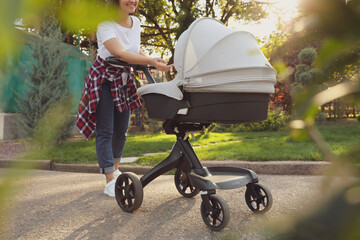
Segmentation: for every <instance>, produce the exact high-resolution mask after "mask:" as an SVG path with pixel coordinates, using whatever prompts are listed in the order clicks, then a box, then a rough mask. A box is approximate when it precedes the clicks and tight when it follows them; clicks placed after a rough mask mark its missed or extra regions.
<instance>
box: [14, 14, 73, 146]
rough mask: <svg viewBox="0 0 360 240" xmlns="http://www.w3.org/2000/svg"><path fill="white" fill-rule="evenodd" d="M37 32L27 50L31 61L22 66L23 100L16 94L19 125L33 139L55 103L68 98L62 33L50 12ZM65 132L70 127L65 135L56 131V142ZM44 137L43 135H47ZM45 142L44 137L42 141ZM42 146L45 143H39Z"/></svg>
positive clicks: (65, 56)
mask: <svg viewBox="0 0 360 240" xmlns="http://www.w3.org/2000/svg"><path fill="white" fill-rule="evenodd" d="M36 33H37V35H38V37H39V38H38V41H34V42H33V43H32V46H33V48H32V49H29V50H28V54H29V55H30V56H31V58H32V59H30V60H29V61H28V62H26V63H25V64H23V65H22V69H23V70H24V72H25V73H26V75H27V76H28V81H25V82H24V92H25V93H26V97H24V98H23V97H21V95H20V94H17V98H18V108H19V112H21V113H22V114H23V118H22V120H20V122H21V123H22V125H23V126H24V128H25V130H26V131H27V132H28V133H29V135H30V136H32V137H34V134H35V132H36V131H37V130H38V129H39V128H41V127H42V126H40V125H39V123H40V122H46V121H45V120H44V119H43V118H44V117H45V115H46V114H47V113H49V111H50V110H51V109H52V108H53V107H55V105H56V104H58V103H59V102H61V101H62V100H64V99H71V96H70V94H69V92H68V86H67V74H66V69H67V66H68V63H67V62H66V59H67V53H66V51H64V48H63V46H62V44H61V41H62V40H63V34H62V33H61V30H60V27H59V23H58V21H57V20H56V18H55V17H54V15H53V14H52V13H51V12H50V13H46V14H44V15H43V16H42V18H41V21H40V22H39V24H38V25H37V26H36ZM31 60H32V61H31ZM63 104H64V102H63ZM64 110H65V109H63V111H64ZM58 114H59V116H58V118H61V117H64V116H67V114H66V112H59V113H58ZM63 122H64V126H67V125H69V122H70V120H69V119H68V118H66V119H64V121H63ZM48 125H49V129H50V128H51V127H54V126H52V125H51V123H50V124H48ZM64 126H63V127H64ZM43 132H44V130H43ZM68 132H69V127H67V128H66V127H65V132H64V131H59V132H58V133H57V135H58V136H57V137H56V138H55V140H58V139H59V138H61V136H62V135H64V134H65V135H66V133H68ZM44 134H45V135H46V132H44ZM46 139H47V138H46V137H45V136H43V140H45V141H46ZM43 144H46V142H43V143H41V145H43Z"/></svg>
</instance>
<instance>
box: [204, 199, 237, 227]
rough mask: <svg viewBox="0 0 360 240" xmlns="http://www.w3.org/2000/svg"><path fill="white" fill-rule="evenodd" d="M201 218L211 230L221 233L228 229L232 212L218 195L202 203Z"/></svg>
mask: <svg viewBox="0 0 360 240" xmlns="http://www.w3.org/2000/svg"><path fill="white" fill-rule="evenodd" d="M201 217H202V219H203V221H204V223H205V224H206V226H208V227H209V228H210V229H211V230H213V231H219V230H221V229H223V228H224V227H226V226H227V225H228V223H229V220H230V211H229V207H228V205H227V203H226V201H225V200H224V199H223V198H222V197H220V196H218V195H216V194H213V195H209V197H208V199H203V201H202V202H201Z"/></svg>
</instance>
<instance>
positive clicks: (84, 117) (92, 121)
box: [76, 57, 141, 139]
mask: <svg viewBox="0 0 360 240" xmlns="http://www.w3.org/2000/svg"><path fill="white" fill-rule="evenodd" d="M108 79H112V81H111V93H112V97H113V100H114V105H115V107H116V108H117V110H118V111H119V112H122V111H124V110H130V111H132V110H134V109H136V108H138V107H140V106H141V102H140V99H139V97H138V96H137V95H136V82H135V76H134V74H133V73H132V71H131V68H129V67H123V68H119V67H114V66H111V65H110V64H108V63H107V62H105V61H104V60H103V59H102V58H100V57H97V59H96V61H95V62H94V64H93V65H92V67H91V69H90V73H89V75H88V77H87V79H86V82H85V87H84V91H83V93H82V95H81V99H80V104H79V108H78V114H77V118H76V126H77V128H78V129H79V131H80V133H81V134H83V135H84V136H85V137H86V138H87V139H89V138H90V136H91V135H92V133H93V132H94V131H95V129H96V107H97V104H98V103H99V101H100V97H101V85H102V84H103V83H105V81H108Z"/></svg>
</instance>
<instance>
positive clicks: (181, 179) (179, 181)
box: [174, 169, 200, 198]
mask: <svg viewBox="0 0 360 240" xmlns="http://www.w3.org/2000/svg"><path fill="white" fill-rule="evenodd" d="M174 180H175V186H176V189H177V190H178V191H179V193H180V194H181V195H183V196H184V197H186V198H192V197H194V196H195V195H197V194H198V193H199V192H200V189H198V188H196V187H194V186H192V185H191V183H190V178H189V175H188V174H187V173H186V172H184V171H183V170H181V169H176V172H175V177H174Z"/></svg>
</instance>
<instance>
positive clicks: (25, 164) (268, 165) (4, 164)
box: [0, 159, 359, 175]
mask: <svg viewBox="0 0 360 240" xmlns="http://www.w3.org/2000/svg"><path fill="white" fill-rule="evenodd" d="M201 163H202V164H203V166H204V167H238V168H246V169H251V170H252V171H254V172H255V173H257V174H270V175H323V174H325V173H326V171H327V169H328V168H329V167H330V166H331V163H330V162H312V161H267V162H248V161H201ZM11 167H18V168H30V169H41V170H50V171H61V172H78V173H99V167H98V166H97V165H95V164H65V163H54V162H52V161H51V160H9V159H0V168H11ZM358 167H359V165H358ZM151 168H152V167H145V166H132V165H122V164H121V165H120V166H119V169H120V171H122V172H133V173H135V174H139V175H143V174H145V173H147V172H148V171H149V170H150V169H151Z"/></svg>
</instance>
